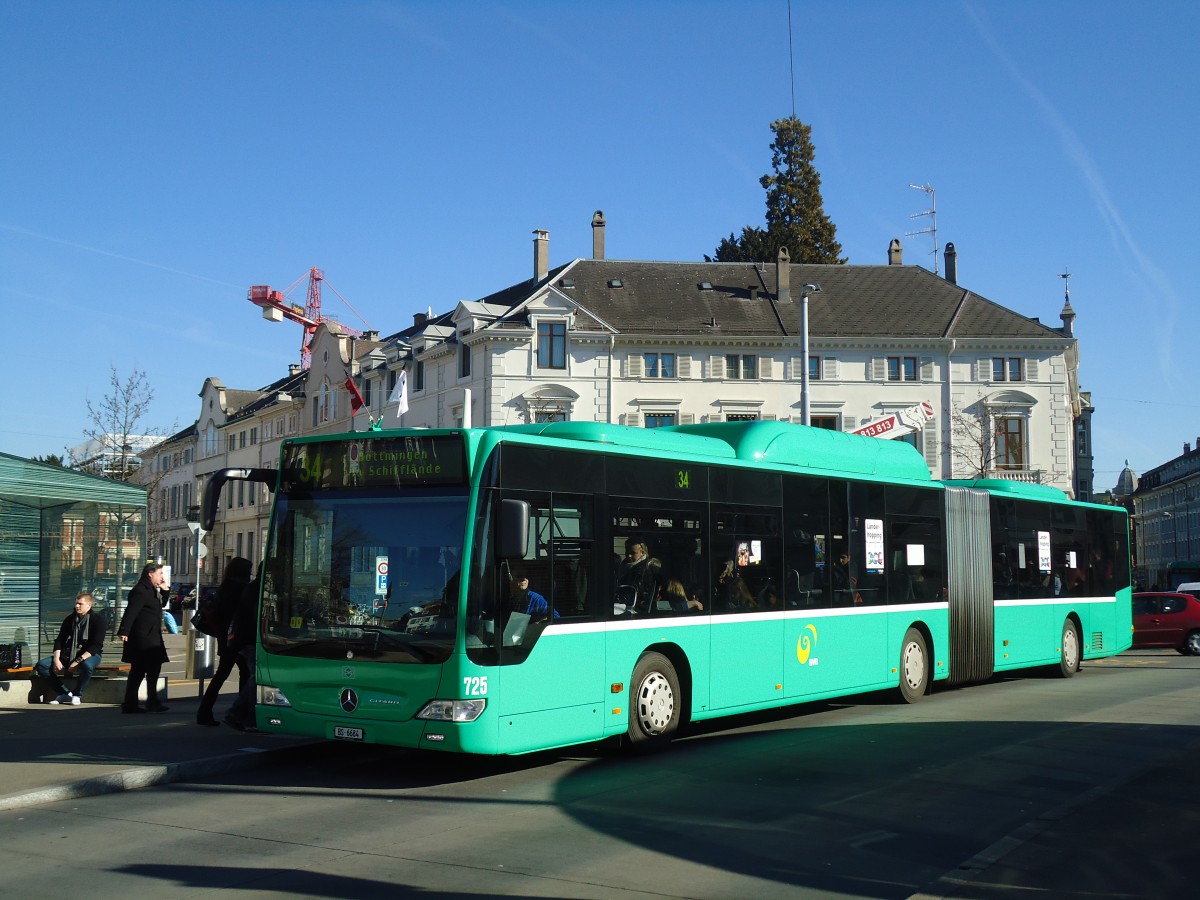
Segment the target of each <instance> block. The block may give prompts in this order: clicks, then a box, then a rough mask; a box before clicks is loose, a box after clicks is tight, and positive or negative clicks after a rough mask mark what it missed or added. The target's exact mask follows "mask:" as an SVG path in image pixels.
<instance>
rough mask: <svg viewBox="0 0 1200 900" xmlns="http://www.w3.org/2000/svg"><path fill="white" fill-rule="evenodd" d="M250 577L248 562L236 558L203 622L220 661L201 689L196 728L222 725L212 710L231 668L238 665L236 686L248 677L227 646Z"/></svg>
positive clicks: (239, 658)
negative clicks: (232, 624)
mask: <svg viewBox="0 0 1200 900" xmlns="http://www.w3.org/2000/svg"><path fill="white" fill-rule="evenodd" d="M250 575H251V566H250V560H248V559H246V558H245V557H241V556H235V557H234V558H233V559H231V560H230V561H229V565H227V566H226V567H225V577H224V578H223V579H222V580H221V586H220V587H219V588H218V589H217V598H216V601H215V602H214V603H213V614H214V616H215V618H214V619H213V621H212V622H209V623H206V626H205V627H206V628H207V629H208V630H209V633H210V634H213V635H215V636H216V639H217V656H218V659H219V660H220V661H219V662H218V663H217V671H216V672H214V673H213V677H212V678H211V679H209V682H208V687H207V688H205V689H204V697H203V699H201V701H200V708H199V709H198V710H196V724H197V725H208V726H216V725H220V724H221V723H220V722H218V721H217V720H216V719H214V718H213V707H214V706H216V703H217V697H218V696H219V695H220V693H221V687H222V686H223V685H224V684H225V680H226V679H227V678H228V677H229V673H230V672H232V671H233V667H234V666H237V669H238V683H239V684H243V683H245V681H246V679H247V678H248V677H250V676H249V670H248V668H247V666H246V659H245V657H244V656H243V654H241V653H240V652H238V650H237V649H235V648H233V647H231V646H230V644H229V627H230V625H231V623H232V622H233V617H234V614H235V613H236V612H237V610H238V608H239V607H240V605H241V602H242V594H243V593H244V592H245V590H246V586H247V585H248V584H250ZM207 616H208V614H207V613H205V618H207Z"/></svg>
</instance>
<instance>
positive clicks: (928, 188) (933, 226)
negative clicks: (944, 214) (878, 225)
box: [904, 184, 940, 275]
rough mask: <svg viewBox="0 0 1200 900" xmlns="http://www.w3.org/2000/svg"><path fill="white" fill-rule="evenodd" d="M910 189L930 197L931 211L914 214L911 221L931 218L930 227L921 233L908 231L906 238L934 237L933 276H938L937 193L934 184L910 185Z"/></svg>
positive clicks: (923, 229) (905, 233) (905, 234)
mask: <svg viewBox="0 0 1200 900" xmlns="http://www.w3.org/2000/svg"><path fill="white" fill-rule="evenodd" d="M909 187H910V188H912V189H913V190H917V191H924V192H925V193H927V194H928V195H929V209H927V210H925V212H919V213H913V214H912V215H911V216H909V218H910V219H919V218H921V217H922V216H929V227H928V228H922V229H921V230H920V231H906V232H904V236H905V237H916V236H917V235H919V234H932V235H933V251H932V252H933V274H934V275H938V274H940V273H939V272H938V242H937V191H936V190H934V187H933V185H932V184H910V185H909Z"/></svg>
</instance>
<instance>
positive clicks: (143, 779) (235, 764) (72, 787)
mask: <svg viewBox="0 0 1200 900" xmlns="http://www.w3.org/2000/svg"><path fill="white" fill-rule="evenodd" d="M321 743H322V742H320V741H306V742H305V743H302V744H296V745H294V746H290V747H278V748H274V749H263V748H260V747H246V748H244V749H242V750H239V751H237V752H236V753H226V754H222V755H220V756H209V757H205V758H203V759H191V760H185V761H183V762H173V763H164V764H162V765H157V766H136V767H134V768H129V769H121V770H120V771H117V772H109V773H108V774H106V775H96V776H93V777H91V778H81V779H79V780H78V781H68V782H67V783H65V784H57V785H53V786H51V787H45V788H37V789H35V790H32V791H24V792H22V793H19V794H8V795H6V796H3V797H0V811H6V810H11V809H22V808H25V807H29V806H39V805H41V804H43V803H56V802H58V801H61V800H75V799H78V798H81V797H96V796H99V795H101V794H115V793H118V792H120V791H136V790H140V789H141V788H146V787H154V786H155V785H160V784H171V783H173V782H176V781H187V780H189V779H192V778H206V777H208V776H211V775H224V774H227V773H229V772H243V771H246V770H247V769H256V768H258V767H260V766H264V765H267V764H268V763H275V762H280V761H281V757H286V756H290V755H291V754H293V753H299V752H301V751H306V750H310V749H311V748H313V747H314V746H319V745H320V744H321Z"/></svg>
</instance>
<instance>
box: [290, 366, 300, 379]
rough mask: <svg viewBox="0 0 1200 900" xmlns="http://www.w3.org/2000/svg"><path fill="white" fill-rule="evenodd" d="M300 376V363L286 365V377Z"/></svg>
mask: <svg viewBox="0 0 1200 900" xmlns="http://www.w3.org/2000/svg"><path fill="white" fill-rule="evenodd" d="M299 374H300V363H288V375H289V376H291V377H293V378H294V377H295V376H297V375H299Z"/></svg>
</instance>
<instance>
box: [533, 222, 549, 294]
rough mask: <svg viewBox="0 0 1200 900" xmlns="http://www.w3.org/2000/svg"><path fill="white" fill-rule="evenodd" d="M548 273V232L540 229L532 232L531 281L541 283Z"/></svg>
mask: <svg viewBox="0 0 1200 900" xmlns="http://www.w3.org/2000/svg"><path fill="white" fill-rule="evenodd" d="M549 271H550V232H548V231H543V230H542V229H540V228H536V229H534V232H533V280H534V281H541V280H542V279H543V278H545V277H546V273H547V272H549Z"/></svg>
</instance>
